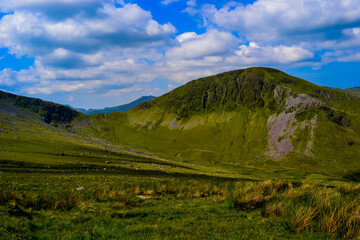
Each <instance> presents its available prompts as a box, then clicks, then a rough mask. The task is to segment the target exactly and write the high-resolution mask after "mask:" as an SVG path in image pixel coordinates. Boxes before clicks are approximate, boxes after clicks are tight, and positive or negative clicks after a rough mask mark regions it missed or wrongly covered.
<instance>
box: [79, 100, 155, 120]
mask: <svg viewBox="0 0 360 240" xmlns="http://www.w3.org/2000/svg"><path fill="white" fill-rule="evenodd" d="M154 98H156V97H154V96H143V97H141V98H139V99H137V100H135V101H133V102H131V103H128V104H124V105H120V106H115V107H107V108H103V109H88V110H86V109H83V108H74V109H75V110H76V111H78V112H82V113H85V114H89V115H92V114H96V113H112V112H126V111H129V110H130V109H131V108H133V107H135V106H137V105H139V104H141V103H143V102H147V101H149V100H152V99H154Z"/></svg>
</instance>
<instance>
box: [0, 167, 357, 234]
mask: <svg viewBox="0 0 360 240" xmlns="http://www.w3.org/2000/svg"><path fill="white" fill-rule="evenodd" d="M0 187H1V188H0V189H1V190H0V203H1V207H0V224H1V226H0V227H1V229H0V238H1V239H17V238H22V239H110V238H115V239H224V238H226V239H329V238H334V239H335V238H346V239H351V238H355V237H359V234H360V225H359V223H360V215H359V214H360V207H359V202H360V201H359V197H358V195H359V193H360V186H359V185H355V184H349V183H344V184H342V185H340V186H339V187H332V186H321V185H309V184H301V183H290V182H288V181H284V180H282V181H281V180H280V181H271V180H267V181H259V182H258V181H237V180H232V179H224V178H207V177H201V176H191V175H183V176H176V177H173V176H164V175H161V174H158V175H156V174H153V175H147V176H140V175H133V174H119V173H112V174H98V173H85V172H84V171H83V170H82V169H79V170H78V172H77V173H76V174H74V173H73V172H63V173H58V172H57V173H54V172H51V171H49V170H48V169H43V170H41V169H38V170H37V171H35V172H33V173H23V172H21V173H17V172H15V171H14V172H2V173H1V175H0Z"/></svg>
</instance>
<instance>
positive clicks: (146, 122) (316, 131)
mask: <svg viewBox="0 0 360 240" xmlns="http://www.w3.org/2000/svg"><path fill="white" fill-rule="evenodd" d="M91 119H92V124H91V126H88V127H85V128H84V129H82V130H81V134H89V135H90V136H96V137H100V138H106V139H108V140H110V141H112V142H115V143H118V144H127V145H130V146H137V147H139V148H142V149H146V150H148V151H151V152H154V153H156V154H158V155H160V156H163V157H166V158H169V159H177V160H178V161H183V162H192V163H197V164H204V165H218V166H222V167H225V168H228V169H231V170H234V169H236V171H242V170H244V169H246V170H244V172H249V171H255V170H254V169H257V171H258V170H259V171H262V172H269V171H270V172H271V171H275V172H276V171H285V172H291V171H295V172H298V173H296V174H303V175H304V176H308V175H309V176H308V177H312V176H314V175H313V174H314V173H318V174H328V175H332V176H338V177H347V178H356V177H357V176H358V175H359V173H360V98H359V97H357V96H356V95H353V94H349V93H344V92H341V91H337V90H333V89H329V88H325V87H320V86H317V85H315V84H312V83H310V82H307V81H305V80H302V79H299V78H296V77H293V76H290V75H287V74H285V73H283V72H281V71H279V70H276V69H270V68H249V69H243V70H236V71H231V72H226V73H222V74H218V75H216V76H210V77H206V78H200V79H198V80H194V81H191V82H189V83H187V84H185V85H183V86H181V87H179V88H177V89H174V90H173V91H171V92H169V93H167V94H165V95H163V96H160V97H158V98H156V99H153V100H150V101H148V102H145V103H142V104H140V105H138V106H136V107H135V108H133V109H132V110H130V111H129V112H127V113H111V114H107V115H105V116H97V115H96V116H93V117H92V118H91Z"/></svg>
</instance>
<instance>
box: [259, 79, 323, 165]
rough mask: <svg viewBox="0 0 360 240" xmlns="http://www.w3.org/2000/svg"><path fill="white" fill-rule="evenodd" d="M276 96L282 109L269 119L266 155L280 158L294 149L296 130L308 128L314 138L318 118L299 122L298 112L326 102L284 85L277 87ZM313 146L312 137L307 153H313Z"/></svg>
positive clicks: (309, 140)
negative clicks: (297, 118)
mask: <svg viewBox="0 0 360 240" xmlns="http://www.w3.org/2000/svg"><path fill="white" fill-rule="evenodd" d="M274 98H275V101H276V103H277V104H278V105H279V107H280V109H282V111H281V112H280V113H279V114H274V115H272V116H270V117H269V119H268V134H269V139H268V144H269V149H268V151H267V152H266V153H265V155H267V156H269V157H271V158H273V159H276V160H278V159H281V158H283V157H285V156H286V155H287V154H288V153H289V152H291V151H293V150H294V145H293V143H292V141H291V138H292V137H294V134H295V132H296V130H298V129H300V130H303V131H306V129H308V131H310V136H311V138H313V135H314V128H315V127H316V118H314V119H311V120H310V121H304V122H302V123H299V122H298V121H297V120H296V114H298V113H300V112H303V111H306V110H307V109H310V108H312V107H316V106H322V105H324V103H323V102H321V101H320V100H317V99H315V98H313V97H311V96H309V95H306V94H295V93H294V92H293V91H292V90H291V89H289V88H286V87H282V86H277V87H276V88H275V90H274ZM306 126H308V128H306ZM309 129H310V130H309ZM311 147H312V139H308V144H307V149H306V150H305V154H306V155H310V154H311V152H310V150H311Z"/></svg>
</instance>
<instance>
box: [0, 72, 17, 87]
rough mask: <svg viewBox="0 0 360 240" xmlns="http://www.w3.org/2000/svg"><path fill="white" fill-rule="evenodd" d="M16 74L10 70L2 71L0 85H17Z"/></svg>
mask: <svg viewBox="0 0 360 240" xmlns="http://www.w3.org/2000/svg"><path fill="white" fill-rule="evenodd" d="M15 74H16V73H15V72H14V71H12V70H11V69H9V68H5V69H4V70H2V71H0V85H3V86H11V85H14V84H15V83H16V79H15Z"/></svg>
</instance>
